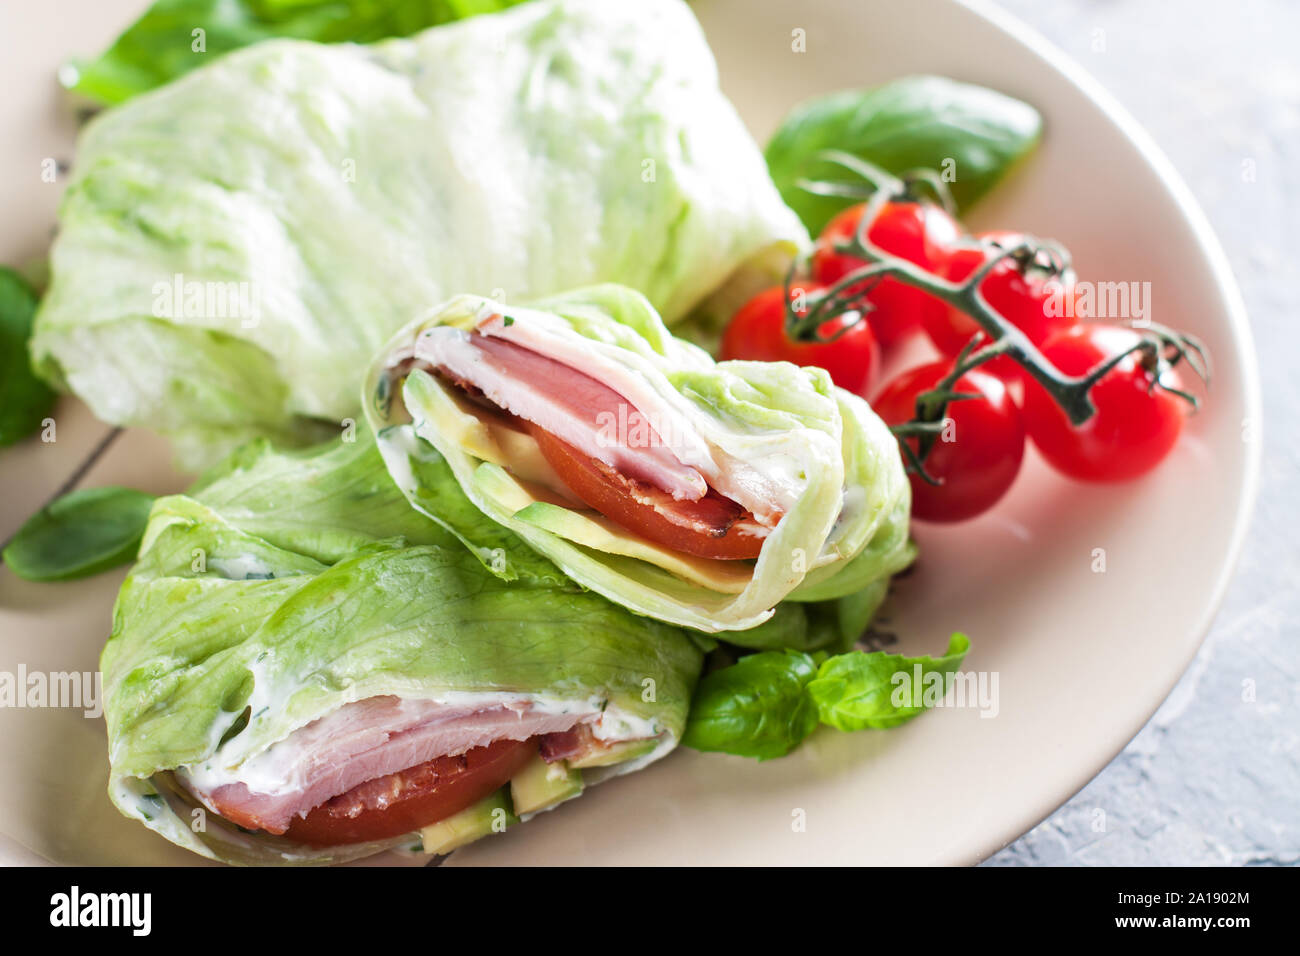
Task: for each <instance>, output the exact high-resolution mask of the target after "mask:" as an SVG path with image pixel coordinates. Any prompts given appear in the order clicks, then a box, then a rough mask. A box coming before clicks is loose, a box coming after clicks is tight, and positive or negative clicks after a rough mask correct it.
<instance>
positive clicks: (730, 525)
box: [524, 422, 764, 561]
mask: <svg viewBox="0 0 1300 956" xmlns="http://www.w3.org/2000/svg"><path fill="white" fill-rule="evenodd" d="M524 424H525V425H526V427H527V428H528V432H529V434H531V435H532V436H533V438H534V439H536V441H537V445H538V447H539V448H540V449H541V451H542V456H543V457H544V458H545V459H546V460H547V462H549V463H550V465H551V467H552V468H554V469H555V471H556V473H557V474H558V475H559V476H560V479H561V480H562V481H563V482H564V483H565V485H567V486H568V487H569V489H570V490H571V491H572V492H573V493H574V494H575V495H577V496H578V497H579V498H580V499H582V501H583V502H584V503H585V504H586V505H587V506H588V507H591V508H594V509H595V510H597V511H599V512H600V513H601V514H603V515H604V516H605V517H606V518H609V519H610V520H611V521H614V522H617V523H618V524H620V525H622V526H623V527H624V528H627V529H628V530H629V531H633V532H635V533H637V534H639V535H641V536H642V537H644V538H648V539H649V540H651V541H653V542H655V543H656V544H662V545H663V546H664V547H666V548H671V549H672V550H674V551H682V552H684V553H686V554H692V555H695V556H696V557H697V558H715V559H718V560H722V561H736V560H743V559H747V558H757V557H758V553H759V551H760V550H761V549H762V547H763V540H764V539H763V537H762V536H760V535H755V534H753V533H751V532H750V531H748V530H747V526H748V527H751V528H752V527H753V526H754V525H753V516H752V515H751V514H750V513H749V512H748V511H746V510H745V509H744V508H742V507H741V506H740V505H739V504H737V503H736V502H734V501H732V500H731V499H730V498H726V497H723V496H722V495H720V494H718V493H717V492H716V491H713V490H712V489H710V490H709V493H708V494H707V495H705V496H704V497H703V498H701V499H700V500H699V501H678V500H676V499H674V498H673V497H672V496H671V495H669V494H668V493H667V492H665V491H660V490H659V489H658V488H655V487H653V486H651V485H647V484H645V483H643V482H639V481H634V480H632V479H630V478H627V477H625V476H623V475H620V474H619V473H618V472H617V471H615V470H614V469H612V468H610V467H609V466H608V465H606V464H605V463H604V462H602V461H599V460H598V459H595V458H591V457H590V456H588V455H584V454H583V453H582V452H580V451H579V450H578V449H576V448H574V447H573V446H572V445H570V444H569V443H568V442H565V441H562V440H561V439H559V438H556V437H555V436H554V435H552V434H551V433H550V432H548V431H546V430H545V429H544V428H540V427H538V426H537V425H534V424H533V423H532V422H524Z"/></svg>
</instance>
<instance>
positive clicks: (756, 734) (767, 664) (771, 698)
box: [682, 651, 817, 760]
mask: <svg viewBox="0 0 1300 956" xmlns="http://www.w3.org/2000/svg"><path fill="white" fill-rule="evenodd" d="M816 672H817V668H816V665H815V664H814V663H813V659H812V658H811V657H809V656H808V655H807V654H803V653H800V652H799V651H763V652H761V653H758V654H750V655H749V656H747V657H742V658H741V659H740V660H739V661H737V662H736V663H735V664H732V665H731V666H730V667H724V668H721V669H720V670H716V671H714V672H713V673H711V674H707V675H705V677H704V678H703V679H702V680H701V681H700V683H699V685H698V686H697V687H696V688H695V696H694V697H693V698H692V700H691V714H690V719H689V721H688V722H687V724H686V733H685V734H684V735H683V736H682V743H684V744H686V745H687V746H688V747H694V748H695V749H696V750H713V751H721V752H723V753H729V754H738V755H740V756H742V757H757V758H758V759H759V760H769V759H771V758H772V757H782V756H785V755H786V754H788V753H789V752H790V751H791V750H793V749H794V748H795V747H797V746H798V745H799V743H800V741H802V740H803V739H804V738H805V737H807V736H808V735H809V734H810V733H812V731H813V729H814V728H815V727H816V726H817V710H816V708H815V707H814V706H813V705H812V702H811V701H810V700H809V699H808V697H807V695H805V694H804V685H805V684H806V683H807V682H808V681H809V680H810V679H811V678H812V677H813V676H814V675H815V674H816Z"/></svg>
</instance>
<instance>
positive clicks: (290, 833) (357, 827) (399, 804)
mask: <svg viewBox="0 0 1300 956" xmlns="http://www.w3.org/2000/svg"><path fill="white" fill-rule="evenodd" d="M537 746H538V742H537V738H536V737H533V738H530V739H529V740H498V741H496V742H495V743H492V744H489V745H488V746H486V747H475V748H474V749H473V750H470V751H468V752H466V753H463V754H459V755H457V756H455V757H437V758H435V759H433V760H430V761H428V762H427V763H422V764H419V765H417V766H415V767H409V768H408V769H406V770H399V771H398V772H397V773H390V774H388V775H387V776H385V777H376V778H375V779H374V780H367V781H366V782H365V783H362V784H358V785H357V786H355V787H353V788H352V789H351V790H349V791H348V792H347V793H341V794H339V795H338V796H336V797H331V798H330V799H329V800H326V801H325V802H324V803H322V804H321V805H320V806H318V807H315V808H313V809H312V810H309V811H308V812H307V815H306V816H305V817H294V819H293V822H292V823H290V824H289V829H288V830H286V831H285V834H284V835H285V836H286V837H288V838H289V839H290V840H297V841H298V842H299V843H306V844H308V845H309V846H339V845H341V844H344V843H366V842H368V841H371V840H386V839H389V838H391V837H396V836H401V835H402V834H403V833H411V832H412V831H414V830H418V829H420V828H421V827H427V826H428V825H429V824H431V823H437V822H438V821H439V820H445V819H446V818H447V817H449V816H451V815H452V814H454V813H459V812H460V811H461V810H464V809H465V808H466V807H470V806H473V805H474V804H475V803H478V802H479V801H480V800H482V799H483V798H484V797H486V796H488V795H489V794H491V793H493V792H494V791H495V790H497V789H499V788H500V787H502V786H504V785H505V783H506V782H507V781H508V780H509V779H510V778H511V777H513V776H514V775H515V774H516V773H518V772H519V771H520V770H521V769H522V768H523V766H524V764H526V763H528V761H529V760H530V759H532V757H533V756H534V755H535V754H536V753H537Z"/></svg>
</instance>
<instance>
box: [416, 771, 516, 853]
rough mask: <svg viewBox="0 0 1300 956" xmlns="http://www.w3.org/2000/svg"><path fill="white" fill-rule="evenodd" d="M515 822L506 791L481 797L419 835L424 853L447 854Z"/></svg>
mask: <svg viewBox="0 0 1300 956" xmlns="http://www.w3.org/2000/svg"><path fill="white" fill-rule="evenodd" d="M518 822H519V818H518V817H517V816H515V813H514V809H513V807H511V805H510V793H509V788H508V787H502V788H501V789H500V790H498V791H497V792H496V793H494V794H492V795H491V796H488V797H484V798H483V799H482V800H480V801H479V802H478V803H476V804H474V805H473V806H472V807H466V808H465V809H464V810H462V811H460V812H459V813H453V814H452V815H451V816H449V817H447V818H446V819H445V820H439V821H438V822H437V823H431V824H429V825H428V826H427V827H425V828H424V829H423V830H421V831H420V839H421V840H422V841H423V843H424V852H425V853H428V854H430V855H431V856H433V855H442V854H444V853H450V852H451V851H452V850H454V849H456V848H457V847H462V846H465V844H467V843H473V842H474V841H475V840H477V839H479V837H485V836H487V835H488V834H490V833H501V832H503V831H504V830H505V828H506V827H508V826H513V825H514V824H516V823H518Z"/></svg>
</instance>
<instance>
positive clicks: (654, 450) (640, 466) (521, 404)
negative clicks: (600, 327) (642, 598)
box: [415, 328, 709, 501]
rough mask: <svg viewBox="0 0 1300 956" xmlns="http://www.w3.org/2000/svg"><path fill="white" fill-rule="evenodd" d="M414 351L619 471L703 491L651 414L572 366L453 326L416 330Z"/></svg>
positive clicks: (700, 479)
mask: <svg viewBox="0 0 1300 956" xmlns="http://www.w3.org/2000/svg"><path fill="white" fill-rule="evenodd" d="M415 355H416V357H417V358H420V359H423V360H424V361H426V362H428V363H429V364H430V365H432V366H434V367H435V368H437V369H440V370H442V371H443V372H444V373H445V374H447V375H449V376H450V377H451V378H453V379H454V380H455V381H457V382H458V383H460V384H467V385H472V386H473V387H474V388H476V389H478V390H479V391H481V392H482V393H483V395H484V396H485V397H486V398H487V399H488V400H489V401H491V402H492V403H493V404H495V405H497V406H499V407H500V408H504V409H505V410H506V411H508V412H510V413H511V414H513V415H517V416H518V417H520V418H523V419H525V420H527V421H530V422H532V423H533V424H535V425H537V426H538V427H540V428H544V429H546V431H548V432H550V433H551V434H552V435H555V436H556V437H557V438H560V439H561V440H563V441H565V442H567V443H568V444H570V445H572V446H573V447H574V448H577V449H579V450H580V451H582V452H583V453H584V454H586V455H588V456H590V457H592V458H595V459H597V460H598V461H601V462H604V463H605V464H606V465H608V466H609V467H611V468H613V469H615V470H616V471H618V472H620V473H621V474H624V475H627V476H628V477H630V478H634V479H636V480H638V481H643V482H645V483H647V484H650V485H653V486H655V487H656V488H659V489H661V490H662V491H665V492H667V493H668V494H670V495H672V496H673V498H676V499H678V500H687V501H698V500H699V499H700V498H703V497H704V495H705V494H707V493H708V490H709V489H708V484H707V483H706V482H705V480H704V476H703V475H701V474H700V472H699V471H698V470H697V469H696V468H693V467H691V466H689V465H685V464H683V463H682V462H681V460H680V459H678V457H677V456H676V455H675V454H673V451H672V449H671V447H669V446H668V444H667V443H666V442H665V441H664V439H663V437H662V436H661V435H660V434H659V432H657V431H656V430H655V429H654V427H653V421H652V420H651V419H647V418H646V417H645V416H644V415H642V413H641V412H640V411H639V410H637V409H636V408H635V407H634V406H633V405H632V404H631V403H630V402H629V401H628V400H627V399H626V398H625V397H623V396H622V395H621V394H619V393H618V392H616V391H614V389H612V388H610V387H609V386H607V385H605V384H604V383H602V382H600V381H598V380H596V379H595V378H592V377H591V376H590V375H587V374H586V373H584V372H580V371H578V370H577V369H575V368H573V367H572V366H569V365H565V364H564V363H562V362H557V361H556V360H555V359H552V358H548V357H547V356H545V355H542V354H540V353H538V352H534V351H532V350H531V349H526V348H522V347H521V346H518V345H515V344H514V343H513V342H508V341H506V340H505V339H503V338H500V337H496V336H484V335H477V334H475V335H470V334H467V333H465V332H463V331H461V330H458V329H451V328H439V329H434V330H432V331H431V332H430V333H429V334H427V335H424V336H421V337H420V338H419V339H418V340H417V341H416V344H415Z"/></svg>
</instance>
